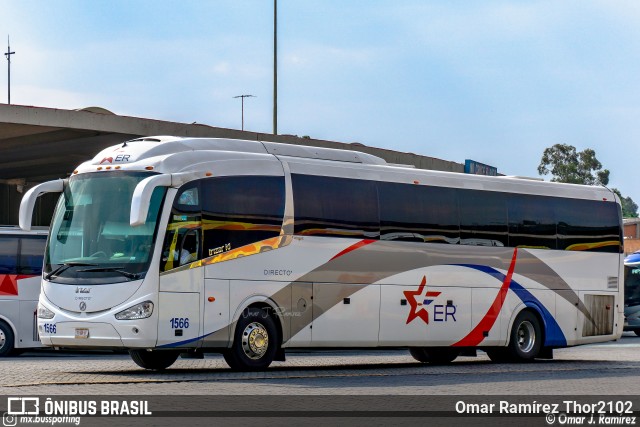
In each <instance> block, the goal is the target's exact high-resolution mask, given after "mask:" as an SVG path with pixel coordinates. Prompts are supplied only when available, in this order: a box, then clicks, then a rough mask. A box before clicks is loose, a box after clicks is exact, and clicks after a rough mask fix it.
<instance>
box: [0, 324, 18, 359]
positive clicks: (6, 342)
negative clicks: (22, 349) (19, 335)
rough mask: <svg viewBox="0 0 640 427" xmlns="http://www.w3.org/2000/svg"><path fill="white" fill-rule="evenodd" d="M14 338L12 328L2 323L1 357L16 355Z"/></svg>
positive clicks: (0, 336) (0, 325) (0, 335)
mask: <svg viewBox="0 0 640 427" xmlns="http://www.w3.org/2000/svg"><path fill="white" fill-rule="evenodd" d="M13 346H14V337H13V331H12V330H11V326H9V325H7V324H6V323H4V322H2V321H0V357H4V356H11V355H13V354H14V351H15V350H14V347H13Z"/></svg>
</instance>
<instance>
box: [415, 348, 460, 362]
mask: <svg viewBox="0 0 640 427" xmlns="http://www.w3.org/2000/svg"><path fill="white" fill-rule="evenodd" d="M409 353H411V356H413V358H414V359H416V360H417V361H418V362H422V363H431V364H432V365H444V364H447V363H451V362H453V361H454V360H455V358H456V357H458V356H459V355H460V351H459V350H457V349H454V348H449V347H445V348H434V347H431V348H429V347H413V348H410V349H409Z"/></svg>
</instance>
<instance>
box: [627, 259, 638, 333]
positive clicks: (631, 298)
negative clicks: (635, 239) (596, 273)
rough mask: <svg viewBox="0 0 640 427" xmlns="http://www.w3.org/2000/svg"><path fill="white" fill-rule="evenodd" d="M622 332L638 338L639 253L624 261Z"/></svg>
mask: <svg viewBox="0 0 640 427" xmlns="http://www.w3.org/2000/svg"><path fill="white" fill-rule="evenodd" d="M624 330H625V331H632V332H635V334H636V335H638V336H640V251H638V252H634V253H632V254H631V255H628V256H627V257H626V258H625V259H624Z"/></svg>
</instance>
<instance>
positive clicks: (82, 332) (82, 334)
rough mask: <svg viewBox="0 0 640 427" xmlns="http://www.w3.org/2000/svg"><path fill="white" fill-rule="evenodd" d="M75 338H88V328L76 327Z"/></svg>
mask: <svg viewBox="0 0 640 427" xmlns="http://www.w3.org/2000/svg"><path fill="white" fill-rule="evenodd" d="M76 338H80V339H86V338H89V329H87V328H76Z"/></svg>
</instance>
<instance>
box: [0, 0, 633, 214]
mask: <svg viewBox="0 0 640 427" xmlns="http://www.w3.org/2000/svg"><path fill="white" fill-rule="evenodd" d="M638 22H640V2H637V1H635V0H627V1H625V0H619V1H610V0H609V1H584V0H574V1H571V0H566V1H557V0H550V1H539V0H530V1H515V0H514V1H497V0H495V1H494V0H483V1H450V0H447V1H445V0H442V1H436V0H434V1H429V0H387V1H382V0H366V1H365V0H280V1H278V133H280V134H292V135H299V136H303V135H308V136H310V137H312V138H317V139H326V140H333V141H340V142H359V143H362V144H365V145H369V146H374V147H380V148H386V149H390V150H396V151H403V152H411V153H416V154H420V155H425V156H431V157H437V158H441V159H445V160H450V161H455V162H458V163H464V161H465V159H472V160H475V161H479V162H482V163H485V164H489V165H492V166H495V167H497V168H498V171H499V172H500V173H503V174H506V175H522V176H530V177H538V176H539V175H538V172H537V167H538V165H539V163H540V159H541V157H542V153H543V151H544V149H545V148H547V147H550V146H552V145H554V144H569V145H573V146H574V147H576V149H577V150H578V151H581V150H584V149H586V148H591V149H593V150H595V152H596V157H597V158H598V159H599V160H600V162H601V163H602V164H603V167H604V168H606V169H609V170H610V171H611V175H610V181H609V187H615V188H618V189H620V190H621V191H622V194H623V195H624V196H631V197H632V198H633V199H634V201H636V203H639V204H640V187H639V186H636V185H635V180H636V179H637V176H636V173H637V171H638V169H639V168H638V167H637V165H638V159H636V158H635V154H636V152H637V151H638V146H639V144H638V141H639V138H640V120H639V119H640V85H639V84H638V82H639V80H640V25H638ZM7 36H10V42H11V50H12V51H15V52H16V53H15V54H14V55H12V57H11V102H12V103H13V104H21V105H33V106H39V107H50V108H63V109H75V108H83V107H89V106H100V107H103V108H106V109H108V110H110V111H112V112H114V113H116V114H119V115H126V116H134V117H142V118H152V119H160V120H167V121H174V122H185V123H192V122H197V123H203V124H208V125H211V126H217V127H223V128H233V129H239V128H240V127H241V105H240V99H235V98H234V96H238V95H245V94H250V95H254V96H255V98H247V99H245V103H244V119H245V122H244V127H245V130H249V131H255V132H264V133H271V132H273V110H272V106H273V98H272V97H273V0H182V1H176V0H173V1H168V0H153V1H146V0H92V1H88V0H56V1H50V0H39V1H36V0H0V46H4V47H2V51H3V52H6V45H5V43H4V41H6V37H7ZM2 58H3V61H2V62H0V64H1V65H0V102H6V100H7V75H6V64H7V63H6V60H4V55H3V57H2ZM545 178H546V179H547V180H549V179H550V176H548V175H547V176H546V177H545Z"/></svg>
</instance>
